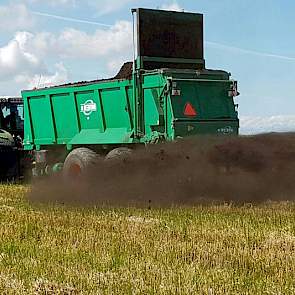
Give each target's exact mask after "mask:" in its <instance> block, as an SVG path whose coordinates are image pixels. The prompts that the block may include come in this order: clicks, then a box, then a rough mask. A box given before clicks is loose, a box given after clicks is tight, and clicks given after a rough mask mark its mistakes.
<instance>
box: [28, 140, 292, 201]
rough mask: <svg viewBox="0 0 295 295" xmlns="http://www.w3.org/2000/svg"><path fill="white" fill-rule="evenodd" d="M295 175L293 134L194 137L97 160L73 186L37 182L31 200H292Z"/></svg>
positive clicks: (59, 181) (52, 181) (61, 182)
mask: <svg viewBox="0 0 295 295" xmlns="http://www.w3.org/2000/svg"><path fill="white" fill-rule="evenodd" d="M294 175H295V134H270V135H259V136H253V137H240V138H227V139H225V138H218V139H216V138H214V139H213V138H202V139H201V138H192V139H188V140H182V141H179V142H176V143H169V144H163V145H156V146H151V147H148V148H142V149H139V150H136V151H134V152H133V154H132V155H131V156H128V157H124V158H121V159H120V158H119V159H115V160H110V161H105V160H104V159H103V158H101V159H98V161H97V164H96V165H95V166H94V167H92V169H90V170H89V171H88V173H86V174H85V175H84V176H83V177H81V178H79V179H78V180H76V181H74V182H70V183H69V182H65V181H64V180H63V179H62V177H54V178H51V179H46V180H42V181H39V182H37V183H35V185H34V186H33V189H32V192H31V194H30V196H29V198H30V199H31V200H43V201H60V202H78V203H80V204H82V205H83V204H89V203H109V204H112V205H130V204H139V205H143V206H166V205H168V206H170V205H175V204H176V205H179V204H181V205H193V204H196V203H200V202H208V201H209V202H212V201H222V202H223V201H229V202H260V201H265V200H293V199H294V192H295V182H294Z"/></svg>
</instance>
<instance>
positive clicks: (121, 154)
mask: <svg viewBox="0 0 295 295" xmlns="http://www.w3.org/2000/svg"><path fill="white" fill-rule="evenodd" d="M131 154H132V149H129V148H126V147H119V148H115V149H113V150H111V151H110V152H109V153H108V154H107V155H106V157H105V159H106V160H113V159H126V158H127V157H129V156H130V155H131Z"/></svg>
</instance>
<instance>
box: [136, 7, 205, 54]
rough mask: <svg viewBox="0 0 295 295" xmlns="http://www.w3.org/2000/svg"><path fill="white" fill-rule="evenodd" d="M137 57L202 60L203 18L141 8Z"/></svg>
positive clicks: (190, 14) (182, 13)
mask: <svg viewBox="0 0 295 295" xmlns="http://www.w3.org/2000/svg"><path fill="white" fill-rule="evenodd" d="M136 11H137V25H138V36H137V38H138V55H139V56H148V57H164V58H185V59H203V58H204V52H203V51H204V50H203V15H202V14H197V13H184V12H172V11H162V10H151V9H143V8H139V9H137V10H136Z"/></svg>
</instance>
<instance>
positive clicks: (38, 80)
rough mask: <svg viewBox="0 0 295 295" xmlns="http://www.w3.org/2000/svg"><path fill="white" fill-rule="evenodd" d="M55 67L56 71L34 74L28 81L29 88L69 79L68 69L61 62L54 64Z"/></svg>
mask: <svg viewBox="0 0 295 295" xmlns="http://www.w3.org/2000/svg"><path fill="white" fill-rule="evenodd" d="M55 69H56V71H55V73H53V74H52V75H34V77H32V78H30V79H29V81H28V82H29V83H28V85H29V88H41V87H50V86H54V85H60V84H63V83H65V82H67V81H68V80H69V77H68V71H67V69H66V68H65V67H64V65H63V63H57V64H55Z"/></svg>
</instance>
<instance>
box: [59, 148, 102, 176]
mask: <svg viewBox="0 0 295 295" xmlns="http://www.w3.org/2000/svg"><path fill="white" fill-rule="evenodd" d="M97 158H98V155H97V154H96V153H95V152H94V151H92V150H91V149H88V148H77V149H74V150H73V151H71V152H70V153H69V154H68V156H67V157H66V160H65V162H64V167H63V176H64V178H65V179H75V178H77V177H79V176H81V175H82V174H83V173H84V172H85V170H87V169H88V168H89V167H91V166H92V165H94V164H95V162H96V161H97Z"/></svg>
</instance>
